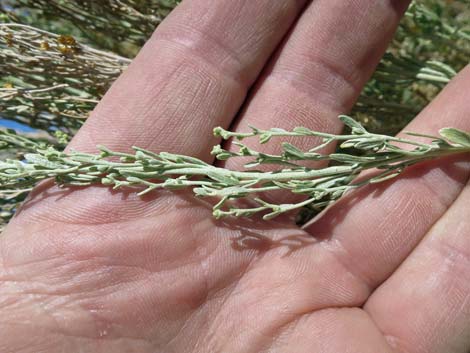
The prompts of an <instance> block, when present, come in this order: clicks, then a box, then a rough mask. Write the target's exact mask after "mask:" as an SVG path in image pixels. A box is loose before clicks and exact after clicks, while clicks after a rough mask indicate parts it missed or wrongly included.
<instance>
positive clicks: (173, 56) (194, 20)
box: [71, 0, 305, 157]
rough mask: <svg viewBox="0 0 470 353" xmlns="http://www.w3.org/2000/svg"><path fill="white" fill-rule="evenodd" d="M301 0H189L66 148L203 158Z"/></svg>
mask: <svg viewBox="0 0 470 353" xmlns="http://www.w3.org/2000/svg"><path fill="white" fill-rule="evenodd" d="M304 2H305V0H282V1H274V2H273V1H270V0H260V1H246V0H236V1H235V0H224V1H209V0H186V1H184V2H183V3H182V4H180V5H179V6H178V7H177V8H176V9H175V10H174V12H173V13H172V14H170V16H169V17H168V18H167V19H166V20H165V21H164V22H163V23H162V24H161V25H160V26H159V27H158V29H157V30H156V32H155V34H154V35H153V37H152V38H151V39H150V40H149V41H148V43H147V44H146V45H145V47H144V48H143V49H142V51H141V52H140V54H139V55H138V56H137V58H136V59H135V60H134V62H133V63H132V64H131V65H130V67H129V68H128V69H127V70H126V72H125V73H124V74H123V75H122V76H121V77H120V78H119V79H118V81H117V82H116V83H115V84H114V85H113V86H112V88H111V89H110V91H109V92H108V93H107V94H106V96H105V97H104V98H103V100H102V102H101V103H100V104H99V105H98V107H97V108H96V110H95V111H94V112H93V114H92V116H91V117H90V118H89V119H88V121H87V123H86V124H85V126H84V127H83V128H82V129H81V130H80V132H79V133H78V135H77V136H76V137H75V139H74V140H73V142H72V144H71V147H72V148H75V149H79V150H90V149H94V148H95V145H96V144H104V145H106V146H107V147H109V148H115V149H118V148H119V149H121V150H122V149H125V148H129V147H131V146H132V145H138V146H140V147H144V148H149V149H152V150H156V151H161V150H167V151H170V152H178V153H184V154H191V155H194V156H199V157H200V156H204V155H205V154H206V153H207V151H208V149H209V147H210V146H211V145H212V144H213V142H214V141H213V140H212V139H211V138H209V137H210V136H211V135H212V129H213V127H214V126H215V125H222V126H226V125H228V124H229V123H230V121H231V119H232V117H233V115H234V114H235V113H236V111H237V110H238V109H239V106H240V104H241V103H242V101H243V100H244V98H245V95H246V92H247V89H248V88H249V87H250V85H251V84H252V83H253V82H254V80H255V78H256V77H257V75H258V73H259V71H260V70H261V68H262V66H263V65H264V63H265V61H266V60H267V59H268V57H269V56H270V55H271V53H272V51H273V50H274V48H275V47H276V45H277V44H278V42H279V41H280V40H281V39H282V37H283V36H284V34H285V32H286V31H287V30H288V28H289V27H290V25H291V24H292V23H293V21H294V20H295V19H296V17H297V15H298V13H299V12H300V11H301V9H302V7H303V5H304Z"/></svg>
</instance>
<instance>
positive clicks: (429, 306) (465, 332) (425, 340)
mask: <svg viewBox="0 0 470 353" xmlns="http://www.w3.org/2000/svg"><path fill="white" fill-rule="evenodd" d="M469 201H470V187H468V185H467V186H466V187H465V189H464V190H463V192H462V193H461V194H460V196H459V197H458V199H457V200H456V202H454V203H453V205H452V207H451V208H450V209H449V210H448V211H447V212H446V213H445V215H444V217H442V218H441V219H440V220H439V221H438V222H436V224H435V225H434V226H433V227H432V229H431V231H430V232H429V233H428V234H427V235H426V237H425V238H424V239H423V241H422V242H421V243H420V244H419V246H418V247H417V248H416V250H415V251H413V253H412V254H411V255H410V256H409V257H408V258H407V259H406V261H405V263H404V264H403V265H402V266H401V267H400V268H399V269H398V271H396V272H395V273H394V274H393V275H392V277H391V278H389V279H388V280H387V281H386V282H385V283H384V284H383V285H381V286H380V287H379V288H378V289H377V291H376V292H374V294H373V295H372V297H371V298H370V299H369V301H368V302H367V304H366V310H367V311H368V312H369V313H370V314H371V315H372V317H373V319H374V321H375V322H376V324H377V325H378V326H379V328H380V330H381V331H382V332H383V333H384V334H385V335H386V336H387V337H388V338H389V341H390V343H391V344H393V345H394V346H395V347H396V348H397V350H398V351H400V352H409V353H418V352H420V353H421V352H422V353H440V352H448V353H468V349H469V347H470V334H469V329H470V300H469V299H470V271H469V267H468V265H469V263H470V252H469V249H470V239H469V237H468V235H469V234H470V221H469V218H468V203H469ZM394 318H395V319H394ZM396 318H399V320H396Z"/></svg>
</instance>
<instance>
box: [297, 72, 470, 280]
mask: <svg viewBox="0 0 470 353" xmlns="http://www.w3.org/2000/svg"><path fill="white" fill-rule="evenodd" d="M469 88H470V67H469V68H466V69H465V70H464V71H463V72H461V73H460V74H459V76H458V77H457V78H456V79H454V80H453V81H452V82H451V83H450V84H449V85H448V86H447V87H446V88H445V89H444V91H443V92H442V93H441V94H440V95H439V96H438V97H437V98H436V99H435V100H434V101H433V102H432V103H431V104H430V106H429V107H428V108H426V109H425V110H424V111H423V112H422V113H421V114H420V115H419V116H418V117H417V118H416V119H415V120H414V121H413V122H412V123H411V124H410V125H409V126H408V127H407V128H406V130H408V131H416V132H421V133H428V134H437V131H438V130H439V128H441V127H445V126H453V127H457V128H462V129H470V120H469V119H468V116H469V114H470V106H469V105H468V95H467V93H466V92H468V89H469ZM449 107H452V109H449ZM465 159H466V157H465V156H464V157H462V156H459V157H453V158H448V159H445V160H437V161H433V162H429V163H426V164H421V165H416V166H414V167H410V168H409V169H408V170H406V171H405V172H404V173H403V175H402V176H401V177H400V178H398V179H395V180H392V181H390V182H386V183H383V184H375V185H371V186H369V187H365V188H363V189H362V190H359V191H358V192H355V193H352V194H350V195H348V196H346V197H345V198H344V199H342V200H340V201H339V202H338V203H337V204H336V205H335V206H334V207H332V208H331V209H329V210H327V211H326V212H325V213H324V214H323V215H322V216H321V217H320V218H319V219H317V220H316V221H314V222H313V223H312V224H309V225H307V226H306V227H305V229H306V230H307V231H308V232H309V233H310V234H312V235H313V236H317V237H319V238H327V239H328V240H329V241H328V242H326V243H325V244H326V245H325V246H326V248H327V249H328V250H329V251H331V252H332V253H333V254H335V255H336V256H337V257H338V259H339V260H340V261H341V262H342V263H344V264H345V266H347V267H348V268H351V270H352V271H353V272H354V273H356V274H357V275H358V276H359V277H360V278H362V279H363V281H365V282H366V283H367V284H368V285H369V287H370V288H372V289H373V288H375V287H376V286H378V285H379V284H380V283H382V282H383V281H384V280H385V279H386V278H387V277H388V276H390V275H391V273H392V272H393V271H394V270H395V269H396V268H397V267H398V266H399V264H400V263H401V262H402V261H403V260H404V259H405V258H406V256H407V255H408V254H409V253H410V252H411V251H412V249H413V248H414V247H415V246H416V244H417V243H418V242H419V241H420V240H421V239H422V238H423V236H424V235H425V234H426V232H428V231H429V229H430V228H431V227H432V225H433V224H434V223H435V222H436V220H437V219H439V218H440V217H441V216H442V215H443V214H444V212H445V211H446V210H447V208H448V207H449V206H450V205H451V204H452V202H453V201H454V200H455V199H456V197H457V196H458V194H459V192H460V191H461V190H462V188H463V186H464V185H465V183H466V181H467V179H468V176H469V171H470V166H469V164H468V163H466V162H465Z"/></svg>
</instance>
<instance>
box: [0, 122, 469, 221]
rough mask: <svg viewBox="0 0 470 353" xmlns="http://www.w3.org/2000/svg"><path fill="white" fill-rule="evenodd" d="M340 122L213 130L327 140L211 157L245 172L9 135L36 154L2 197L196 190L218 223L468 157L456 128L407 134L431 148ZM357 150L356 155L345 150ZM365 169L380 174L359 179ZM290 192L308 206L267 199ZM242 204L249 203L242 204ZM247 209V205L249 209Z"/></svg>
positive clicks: (3, 183) (269, 213)
mask: <svg viewBox="0 0 470 353" xmlns="http://www.w3.org/2000/svg"><path fill="white" fill-rule="evenodd" d="M340 119H341V120H342V121H343V122H344V123H345V124H346V125H348V126H349V127H350V129H351V131H352V132H351V134H349V135H335V134H329V133H325V132H318V131H313V130H310V129H307V128H304V127H298V128H295V129H294V130H292V131H286V130H283V129H270V130H260V129H257V128H252V131H251V132H247V133H238V132H230V131H227V130H225V129H222V128H216V129H214V134H215V135H216V136H219V137H221V138H223V139H229V138H235V139H237V140H238V141H240V140H243V139H246V138H250V137H258V138H259V141H260V143H267V142H268V141H270V140H271V139H273V138H279V137H281V138H282V137H315V138H321V139H322V141H321V142H320V144H318V145H317V146H313V147H312V148H311V149H309V150H307V151H302V150H300V149H299V148H297V147H295V146H294V145H292V144H290V143H283V144H282V150H283V152H282V154H280V155H269V154H264V153H261V152H257V151H255V150H253V149H251V148H249V147H248V146H246V145H244V144H242V143H241V142H237V144H238V147H239V150H238V151H236V152H232V151H227V150H224V149H223V148H222V147H221V146H220V145H218V146H215V147H214V149H213V151H212V154H213V155H214V156H215V157H216V158H217V159H219V160H227V159H230V158H237V157H252V158H253V160H252V161H251V162H250V163H248V164H247V165H245V169H244V170H241V171H236V170H228V169H225V168H221V167H216V166H214V165H211V164H209V163H206V162H204V161H202V160H200V159H198V158H194V157H190V156H184V155H178V154H173V153H168V152H160V153H154V152H151V151H147V150H144V149H141V148H138V147H134V148H133V149H134V153H122V152H116V151H111V150H109V149H107V148H106V147H102V146H101V147H99V149H100V151H101V153H100V154H99V155H94V154H87V153H80V152H71V153H64V152H61V151H58V150H56V149H55V148H53V147H51V146H47V145H45V144H44V143H37V142H34V141H30V140H28V139H27V138H25V137H21V136H18V135H16V134H15V133H14V132H11V131H4V132H2V133H1V134H0V143H2V144H3V146H4V147H11V146H12V145H15V146H18V147H21V148H22V149H24V150H30V151H31V152H32V153H26V154H25V156H24V161H18V160H7V161H5V162H0V192H3V193H16V194H18V193H22V192H26V191H29V190H30V189H31V187H33V186H34V185H35V184H37V183H38V182H39V181H41V180H44V179H46V178H55V181H56V182H57V183H58V184H59V185H75V186H88V185H93V184H102V185H109V186H112V187H113V188H114V189H118V188H122V187H130V188H137V192H138V193H139V195H144V194H147V193H149V192H152V191H154V190H158V189H170V190H174V189H181V188H188V187H189V188H192V189H193V191H194V193H195V195H196V196H200V197H215V198H217V199H218V200H219V201H218V202H217V203H216V204H215V205H214V208H213V214H214V216H215V217H217V218H219V217H224V216H237V217H239V216H251V215H253V214H255V213H259V212H263V213H264V216H263V218H264V219H271V218H273V217H276V216H278V215H280V214H282V213H285V212H288V211H292V210H296V209H299V208H301V207H303V206H307V205H308V206H310V207H313V208H315V209H319V210H320V209H323V208H325V207H326V206H328V205H330V204H331V203H333V202H335V201H336V200H337V199H339V198H340V197H341V196H343V195H344V194H345V193H347V192H348V191H351V190H353V189H357V188H359V187H362V186H364V185H367V184H372V183H379V182H382V181H385V180H389V179H391V178H394V177H396V176H398V175H399V174H400V173H402V172H403V170H404V169H405V168H407V167H409V166H411V165H414V164H416V163H419V162H422V161H425V160H429V159H432V158H436V157H442V156H447V155H450V154H455V153H463V152H469V151H470V135H469V134H467V133H466V132H464V131H460V130H458V129H454V128H445V129H441V130H440V136H439V137H437V136H428V135H422V134H416V133H409V135H411V136H419V137H425V138H428V139H431V142H429V143H425V142H420V141H417V140H411V139H407V138H399V137H392V136H387V135H379V134H373V133H370V132H368V131H367V130H366V129H365V128H364V127H363V126H362V125H361V124H359V123H357V122H356V121H354V120H353V119H351V118H349V117H347V116H341V117H340ZM336 143H339V148H340V149H346V151H345V152H344V153H338V152H335V153H331V154H323V153H322V152H321V151H322V149H323V148H324V147H325V146H327V145H329V144H336ZM350 150H353V151H354V153H348V152H347V151H350ZM116 158H117V159H118V160H116ZM306 160H308V161H329V162H334V165H329V166H326V167H322V168H318V169H314V168H308V167H304V166H301V165H300V164H297V163H298V161H306ZM261 164H274V165H280V166H282V168H281V169H278V170H275V171H270V172H262V171H258V170H254V169H253V168H255V167H256V166H258V165H261ZM367 170H377V172H376V173H373V174H372V175H368V176H366V177H364V178H359V179H358V177H359V175H360V174H361V173H362V172H364V171H367ZM275 190H285V191H288V192H291V193H293V194H298V195H303V196H304V200H302V201H301V202H298V203H292V204H276V203H273V202H268V201H266V200H264V199H263V198H262V197H263V196H262V195H263V193H265V192H270V191H275ZM238 200H244V201H246V200H248V201H249V202H245V203H243V205H242V203H239V202H236V201H238ZM246 205H249V206H246Z"/></svg>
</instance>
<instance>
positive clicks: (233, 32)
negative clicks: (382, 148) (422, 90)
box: [0, 0, 470, 353]
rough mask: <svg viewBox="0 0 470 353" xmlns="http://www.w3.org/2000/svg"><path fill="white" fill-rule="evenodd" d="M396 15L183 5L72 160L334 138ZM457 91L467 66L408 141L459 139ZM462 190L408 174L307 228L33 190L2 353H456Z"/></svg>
mask: <svg viewBox="0 0 470 353" xmlns="http://www.w3.org/2000/svg"><path fill="white" fill-rule="evenodd" d="M407 4H408V2H407V1H404V0H401V1H398V0H391V1H374V2H371V1H366V0H357V1H341V0H316V1H314V2H312V3H311V4H307V1H304V0H279V1H273V0H258V1H243V0H218V1H209V0H185V1H184V2H183V4H182V5H180V6H179V7H178V8H177V9H176V10H175V11H174V12H173V13H172V14H171V15H170V16H169V18H168V19H166V20H165V21H164V23H163V24H162V25H161V26H160V27H159V28H158V30H157V31H156V33H155V35H154V36H153V38H152V39H151V40H150V41H149V42H148V43H147V45H146V46H145V48H144V49H143V50H142V52H141V53H140V54H139V56H138V58H137V59H136V60H135V61H134V63H133V64H132V65H131V67H130V68H129V69H128V70H127V72H125V73H124V74H123V75H122V77H121V78H120V79H119V80H118V82H117V83H116V84H115V85H114V86H113V87H112V89H111V90H110V92H109V93H108V94H107V95H106V97H105V98H104V99H103V101H102V102H101V103H100V105H99V106H98V108H97V109H96V110H95V112H94V113H93V115H92V116H91V117H90V118H89V120H88V121H87V123H86V125H85V126H84V127H83V129H81V131H80V132H79V134H78V135H77V136H76V137H75V139H74V140H73V141H72V144H71V146H70V147H71V148H74V149H77V150H81V151H94V150H95V146H96V145H97V144H102V145H106V146H107V147H109V148H112V149H120V150H125V149H128V148H130V147H131V146H132V145H137V146H140V147H143V148H147V149H150V150H154V151H170V152H178V153H182V154H188V155H193V156H197V157H199V158H203V159H205V160H207V161H211V159H210V158H211V157H210V155H209V151H210V147H211V146H212V145H213V144H214V143H217V141H216V140H215V139H210V138H209V136H211V131H212V128H213V127H214V126H218V125H221V126H225V127H228V126H229V125H231V124H232V125H233V126H235V128H236V129H237V130H246V128H247V126H248V125H255V126H257V127H260V128H270V127H282V128H286V129H289V128H292V127H294V126H299V125H300V126H306V127H309V128H312V129H315V130H324V131H330V132H335V133H338V132H339V131H341V128H342V127H341V126H340V125H339V122H338V120H337V118H336V117H337V115H338V114H340V113H345V112H347V111H348V110H349V109H350V108H351V106H352V104H353V103H354V101H355V99H356V98H357V96H358V94H359V92H360V90H361V88H362V86H363V85H364V83H365V82H366V80H367V79H368V77H369V76H370V74H371V72H372V71H373V69H374V66H375V65H376V63H377V62H378V60H379V58H380V57H381V55H382V54H383V51H384V49H385V47H386V45H387V42H388V40H389V39H390V38H391V37H392V35H393V32H394V30H395V28H396V25H397V22H398V21H399V19H400V16H401V14H402V13H403V12H404V10H405V8H406V6H407ZM297 18H298V20H297ZM469 86H470V71H469V70H468V69H466V70H464V71H463V72H462V73H461V74H460V75H459V77H458V78H456V79H455V80H454V82H452V83H451V84H450V85H449V86H448V87H447V88H446V89H445V90H444V92H443V93H442V94H441V95H440V96H439V97H438V98H437V99H436V100H435V101H434V102H433V104H432V105H431V106H430V107H429V108H427V109H426V110H425V111H424V112H423V113H422V114H420V115H419V116H418V117H417V118H416V119H415V121H414V122H413V123H412V124H411V125H412V126H410V128H409V129H410V130H413V131H420V132H423V133H435V132H436V131H437V130H438V129H439V128H440V127H444V126H454V127H457V128H462V129H467V130H468V129H470V120H469V119H468V114H469V113H470V106H469V105H468V102H467V97H466V92H468V90H469ZM250 87H253V88H252V90H251V92H250V94H249V97H248V99H247V100H246V101H245V98H246V95H247V92H248V89H249V88H250ZM244 101H245V103H244ZM241 107H242V109H241V110H240V108H241ZM450 107H451V109H449V108H450ZM239 110H240V113H239V114H237V112H238V111H239ZM297 145H298V146H299V147H308V146H309V145H308V141H303V142H301V143H297ZM265 148H266V151H267V152H269V151H270V150H269V148H272V147H265ZM230 167H236V166H235V165H230ZM468 175H469V166H468V164H467V163H465V161H464V158H462V157H458V158H452V159H447V160H445V161H437V162H432V163H427V164H426V165H419V166H415V167H413V168H411V169H410V170H408V171H406V172H405V173H404V174H403V175H402V176H401V177H400V178H398V179H396V180H393V181H390V182H388V183H386V184H385V185H380V186H371V187H367V188H366V189H363V190H361V191H360V192H357V193H354V194H351V195H348V196H347V197H345V198H344V199H343V200H341V201H340V202H339V203H338V204H337V205H335V206H334V207H332V208H330V209H329V210H328V211H327V212H326V213H325V214H323V215H322V217H320V218H319V219H318V220H316V221H315V222H314V223H313V224H310V225H308V226H307V227H305V228H304V229H300V228H298V227H296V226H295V225H293V224H292V222H291V221H290V219H287V218H284V219H276V220H273V221H261V220H257V219H252V220H248V219H235V220H232V219H225V220H223V221H215V220H214V219H213V218H212V216H211V209H210V207H208V206H207V205H206V204H205V203H203V202H201V201H198V200H195V199H194V198H193V197H192V196H191V194H190V193H188V192H174V193H172V192H166V191H161V192H160V191H159V192H157V193H153V194H149V195H147V196H145V197H144V198H139V197H138V196H136V195H134V194H132V193H126V192H124V191H119V192H112V191H110V190H109V189H108V188H105V187H88V188H85V189H70V188H67V189H59V188H56V187H53V186H51V184H43V185H41V186H40V187H39V188H37V189H36V190H35V191H34V192H33V193H32V195H31V196H30V198H29V201H28V202H27V203H26V204H25V205H24V207H23V208H22V210H21V211H20V212H19V213H18V215H17V216H16V217H15V219H14V220H13V221H12V223H11V224H10V225H9V227H8V228H7V230H6V231H5V232H4V234H3V236H2V238H1V239H0V251H1V252H0V260H1V261H0V310H1V313H2V315H1V317H0V352H15V353H16V352H35V353H36V352H48V353H50V352H61V351H65V352H81V351H83V352H165V353H169V352H177V353H182V352H204V353H206V352H224V353H225V352H290V353H292V352H325V353H326V352H341V353H344V352H360V353H365V352H373V353H377V352H407V353H415V352H416V353H418V352H426V353H432V352H439V353H441V352H452V353H453V352H463V353H465V352H466V350H467V347H468V346H469V345H470V336H469V335H468V328H469V326H470V304H469V293H470V280H469V279H470V272H469V271H467V267H468V263H469V255H468V250H467V249H468V246H469V245H470V244H469V240H468V238H467V237H466V235H467V233H468V232H469V230H470V222H469V221H468V220H467V218H466V201H468V198H469V197H470V195H469V192H468V190H467V189H466V188H465V185H466V183H467V179H468Z"/></svg>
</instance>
